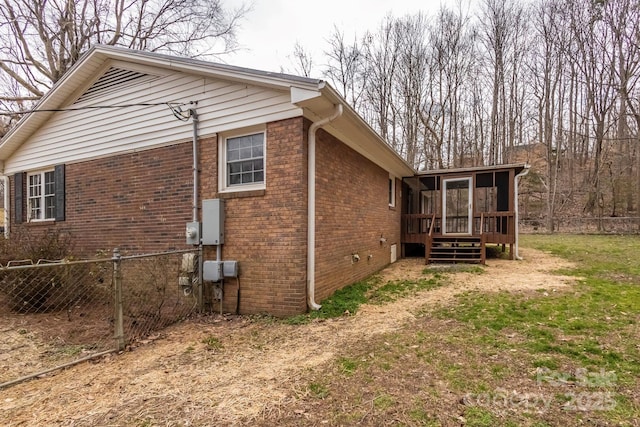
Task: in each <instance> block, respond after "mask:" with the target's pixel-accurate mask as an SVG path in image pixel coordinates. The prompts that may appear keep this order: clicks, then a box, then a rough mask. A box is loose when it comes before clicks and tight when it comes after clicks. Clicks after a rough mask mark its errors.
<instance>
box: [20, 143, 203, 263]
mask: <svg viewBox="0 0 640 427" xmlns="http://www.w3.org/2000/svg"><path fill="white" fill-rule="evenodd" d="M191 153H192V150H191V143H182V144H176V145H172V146H168V147H162V148H156V149H151V150H145V151H140V152H135V153H129V154H120V155H115V156H112V157H108V158H103V159H96V160H91V161H86V162H81V163H72V164H67V165H66V170H65V187H66V188H65V191H66V220H65V221H60V222H57V223H51V222H40V223H37V222H36V223H23V224H15V206H14V205H13V203H12V206H11V221H12V228H11V230H12V232H17V231H19V229H20V228H25V229H28V230H33V231H42V230H44V229H45V228H51V229H58V230H61V231H64V232H68V233H71V235H72V236H73V238H74V252H75V253H76V254H79V255H82V256H88V257H90V256H94V255H95V254H96V252H97V251H108V252H109V253H110V252H111V251H112V250H113V248H115V247H119V248H120V249H121V251H122V252H123V253H140V252H150V251H163V250H169V249H175V248H180V249H184V248H186V245H185V237H184V229H185V222H186V221H189V220H190V217H191V206H192V200H191V199H192V194H193V186H192V185H193V184H192V182H193V179H192V166H191V165H192V154H191ZM24 194H25V200H24V206H25V207H24V208H23V210H24V212H25V217H26V180H25V193H24ZM14 197H15V194H14V187H13V177H11V200H14Z"/></svg>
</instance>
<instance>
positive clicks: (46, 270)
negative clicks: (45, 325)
mask: <svg viewBox="0 0 640 427" xmlns="http://www.w3.org/2000/svg"><path fill="white" fill-rule="evenodd" d="M70 253H71V236H70V235H69V234H67V233H62V232H60V231H57V230H47V231H44V232H32V231H25V230H20V231H18V232H16V233H15V234H12V235H11V237H10V238H9V239H2V240H1V241H0V263H2V265H3V266H4V265H7V264H8V263H9V261H19V260H31V261H32V262H34V263H36V262H37V261H38V260H50V261H54V260H60V259H63V258H69V257H70ZM78 268H84V266H82V265H81V266H60V265H56V266H51V267H42V268H37V269H33V268H25V269H14V268H3V269H2V270H1V271H0V291H1V292H2V293H4V294H5V295H6V296H7V299H8V302H9V306H10V308H11V309H12V310H13V311H19V312H41V311H50V310H53V309H64V308H65V307H66V306H67V305H68V303H69V302H70V300H72V299H74V298H76V295H77V294H78V289H77V282H73V281H74V280H78V278H79V277H81V276H82V272H79V271H77V270H78ZM72 282H73V283H72ZM52 295H55V304H51V305H49V306H47V302H48V301H49V300H50V299H51V297H52Z"/></svg>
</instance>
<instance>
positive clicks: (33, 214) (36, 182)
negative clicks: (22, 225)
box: [27, 170, 56, 221]
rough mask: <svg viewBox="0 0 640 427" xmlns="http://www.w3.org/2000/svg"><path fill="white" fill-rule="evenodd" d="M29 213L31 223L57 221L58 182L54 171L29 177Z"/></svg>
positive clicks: (33, 174) (37, 173)
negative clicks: (46, 220)
mask: <svg viewBox="0 0 640 427" xmlns="http://www.w3.org/2000/svg"><path fill="white" fill-rule="evenodd" d="M27 213H28V217H29V221H38V220H45V219H55V217H56V182H55V174H54V171H52V170H51V171H43V172H36V173H32V174H29V175H28V181H27Z"/></svg>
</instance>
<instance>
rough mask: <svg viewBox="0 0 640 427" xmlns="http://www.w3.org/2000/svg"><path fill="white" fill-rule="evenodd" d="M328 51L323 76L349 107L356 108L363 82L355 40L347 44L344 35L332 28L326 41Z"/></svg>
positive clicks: (360, 56)
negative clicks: (336, 89) (329, 81)
mask: <svg viewBox="0 0 640 427" xmlns="http://www.w3.org/2000/svg"><path fill="white" fill-rule="evenodd" d="M328 42H329V49H328V50H327V51H326V52H325V55H327V60H328V62H327V66H326V69H325V75H326V76H327V78H329V80H331V82H332V83H333V84H334V86H336V87H337V88H338V90H339V91H340V92H341V94H342V96H344V98H345V99H346V100H347V101H349V103H350V104H351V106H352V107H353V108H355V109H357V108H358V104H359V103H360V98H361V95H362V87H363V82H362V80H361V77H362V74H361V73H360V71H361V70H362V67H361V63H362V60H363V56H362V53H361V51H360V47H359V46H358V42H357V40H354V41H353V43H352V44H349V43H347V42H346V41H345V39H344V33H343V32H341V31H340V30H339V29H338V27H334V29H333V33H332V34H331V37H330V38H329V40H328Z"/></svg>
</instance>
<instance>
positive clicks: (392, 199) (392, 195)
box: [389, 174, 396, 208]
mask: <svg viewBox="0 0 640 427" xmlns="http://www.w3.org/2000/svg"><path fill="white" fill-rule="evenodd" d="M389 189H390V191H389V207H390V208H395V207H396V177H395V176H393V175H391V174H389Z"/></svg>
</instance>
